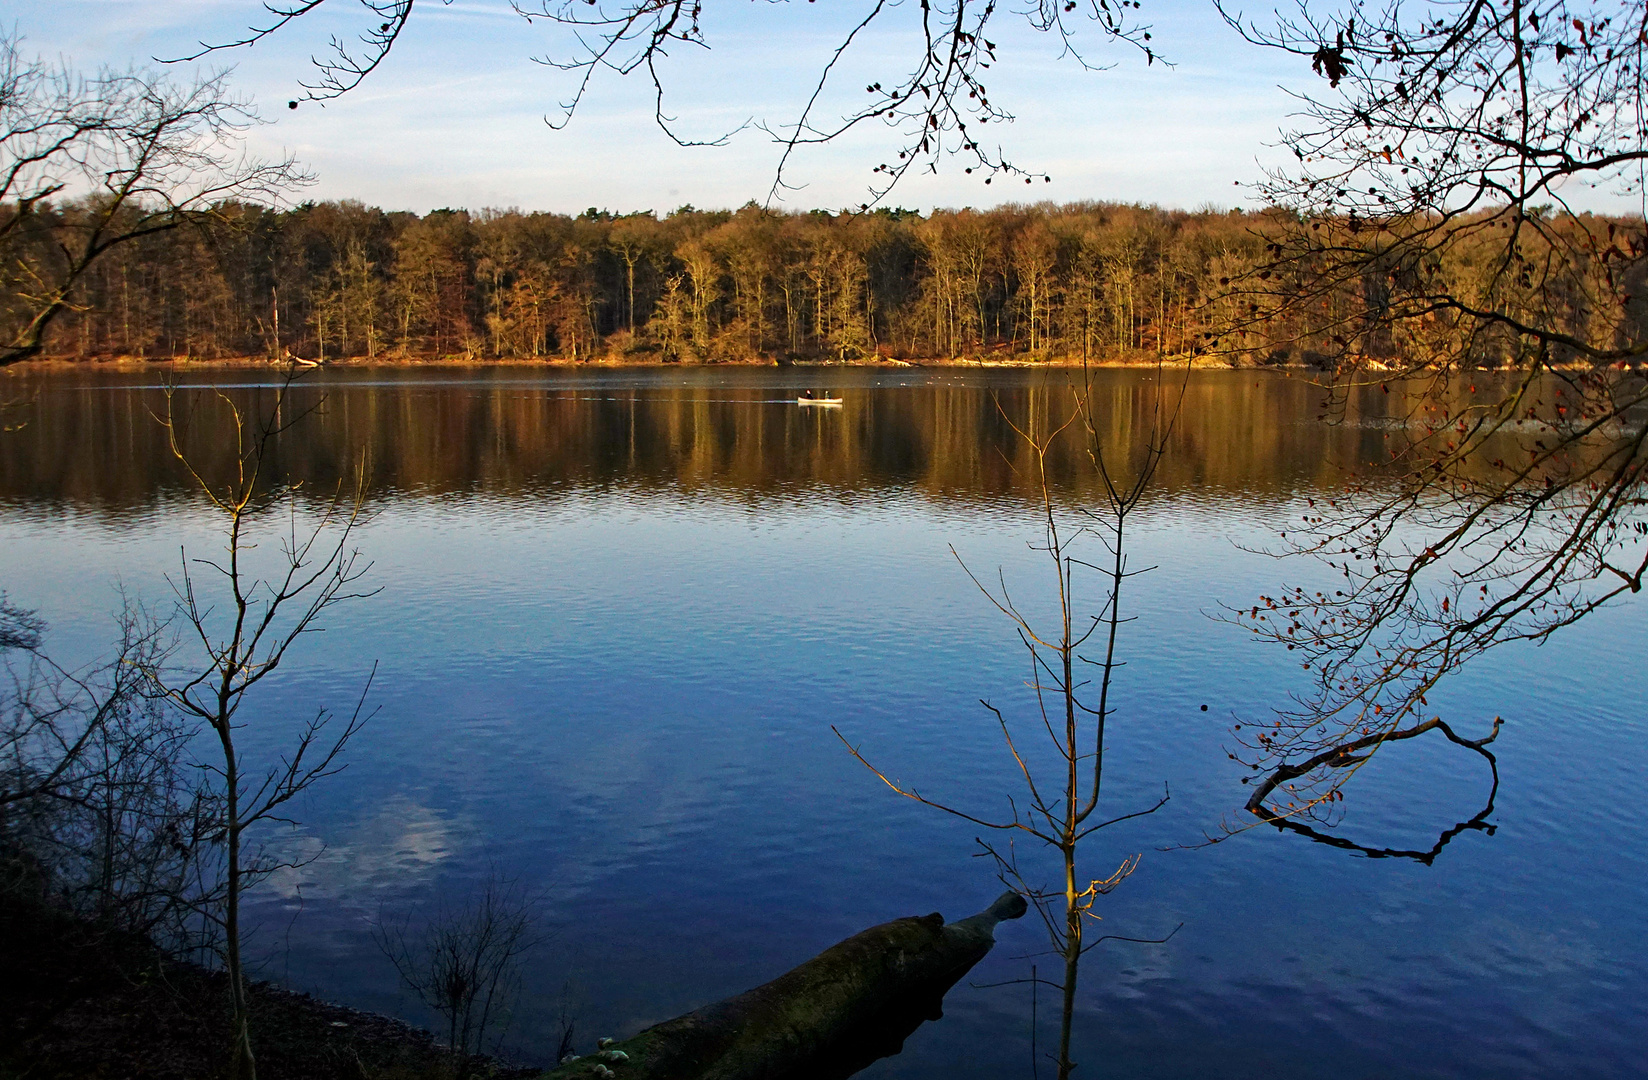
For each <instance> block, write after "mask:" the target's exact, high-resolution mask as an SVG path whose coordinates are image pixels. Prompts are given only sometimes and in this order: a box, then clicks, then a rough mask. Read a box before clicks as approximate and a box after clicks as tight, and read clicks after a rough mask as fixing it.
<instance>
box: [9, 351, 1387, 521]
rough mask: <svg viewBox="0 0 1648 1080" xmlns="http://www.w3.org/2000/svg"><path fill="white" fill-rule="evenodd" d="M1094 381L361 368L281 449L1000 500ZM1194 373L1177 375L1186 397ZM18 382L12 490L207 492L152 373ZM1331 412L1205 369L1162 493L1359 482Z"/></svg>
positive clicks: (1119, 396)
mask: <svg viewBox="0 0 1648 1080" xmlns="http://www.w3.org/2000/svg"><path fill="white" fill-rule="evenodd" d="M244 374H245V373H237V372H234V371H207V372H205V373H203V374H202V375H200V376H193V375H188V376H185V377H184V378H183V379H181V380H180V382H179V386H180V387H181V390H180V400H183V401H184V402H186V403H191V404H195V405H197V406H198V404H199V403H198V401H197V400H196V399H197V398H198V395H199V394H200V393H202V392H203V391H205V390H206V389H208V388H213V389H217V388H221V389H222V391H223V392H224V393H226V394H228V395H230V396H231V397H232V398H233V399H234V400H235V401H236V402H237V403H238V404H239V405H240V407H241V408H242V409H243V410H244V411H246V412H247V413H248V415H258V414H259V411H260V409H262V410H266V409H268V408H269V407H270V406H271V403H272V402H273V400H274V389H273V387H272V386H269V385H267V384H265V385H262V386H261V387H260V386H259V385H257V383H256V382H253V381H250V380H247V379H245V378H244ZM1080 377H1081V375H1080V372H1079V371H1077V370H1072V369H1067V368H1053V369H1040V370H1032V371H1001V370H971V371H969V370H965V369H961V370H958V369H948V370H943V371H940V372H938V373H936V374H933V373H927V372H919V373H912V372H908V371H902V370H865V369H855V370H852V371H842V370H839V369H799V370H796V369H791V370H788V371H773V370H771V369H756V370H751V369H720V370H717V369H703V368H697V369H684V370H682V369H677V370H673V371H672V370H669V369H639V370H630V371H613V370H610V369H607V370H601V369H597V370H589V369H585V370H580V371H575V372H562V371H552V372H550V373H548V374H546V375H539V374H537V371H536V369H522V368H509V367H502V368H491V369H480V370H473V371H469V370H466V371H460V372H456V373H447V372H445V371H443V370H442V369H427V368H424V369H420V368H410V369H371V370H364V371H363V370H343V371H338V372H335V373H334V372H328V373H326V375H325V376H324V377H311V378H309V379H306V380H304V382H303V383H301V384H300V386H299V387H298V388H297V390H296V391H295V392H294V394H293V398H292V404H293V405H294V406H295V409H294V410H293V411H301V410H305V409H314V410H315V415H314V416H313V417H312V418H311V419H310V420H308V421H307V422H305V423H304V425H303V426H302V428H301V429H300V430H297V431H294V432H293V433H292V434H291V436H290V437H286V438H283V439H281V440H280V443H279V466H280V468H282V469H284V470H286V471H288V472H290V473H291V474H293V475H296V476H300V477H303V478H305V479H306V480H307V481H308V482H310V483H312V484H327V483H330V482H333V481H336V480H337V479H338V478H339V477H340V476H342V475H343V473H344V472H345V471H346V470H348V469H349V468H351V467H352V465H353V463H354V461H355V460H356V458H357V457H358V455H360V454H361V453H362V452H364V453H365V454H366V456H367V460H368V462H369V476H370V483H371V486H372V488H373V489H374V490H393V491H405V492H418V493H422V494H448V493H453V492H468V491H487V492H496V493H500V494H520V493H525V492H538V491H542V490H544V489H554V488H557V487H568V486H583V485H597V486H599V485H603V484H613V483H621V484H626V485H634V486H637V487H641V488H654V487H669V488H673V489H677V490H682V491H690V492H704V493H713V494H716V495H720V496H724V497H734V498H761V497H764V496H771V495H777V494H782V493H785V492H789V491H793V490H795V489H797V488H805V487H807V486H809V485H824V486H827V487H828V488H829V489H830V490H832V491H834V492H853V491H868V490H876V489H881V488H884V487H886V486H888V485H898V486H900V487H908V488H910V489H912V490H917V491H921V492H923V493H925V494H928V495H931V496H934V497H940V498H953V499H959V500H964V501H965V500H973V499H979V498H985V499H989V498H993V497H996V496H999V495H1003V494H1008V493H1012V492H1020V493H1022V492H1024V491H1025V490H1026V488H1025V484H1026V480H1025V475H1026V469H1027V467H1028V464H1029V459H1028V455H1027V452H1026V450H1025V448H1024V446H1023V445H1022V444H1021V442H1020V441H1019V440H1018V439H1017V438H1016V437H1015V436H1014V435H1013V433H1012V430H1011V428H1010V427H1009V424H1008V419H1009V418H1010V419H1011V420H1012V421H1013V422H1014V423H1019V424H1025V423H1029V424H1032V425H1035V424H1039V423H1044V422H1046V421H1047V420H1049V419H1055V420H1057V419H1062V418H1063V417H1065V416H1068V415H1069V410H1070V392H1069V391H1070V385H1071V382H1072V380H1075V379H1079V378H1080ZM1093 378H1094V383H1095V401H1096V403H1097V405H1098V408H1097V413H1098V414H1099V415H1100V416H1101V417H1103V423H1104V428H1103V432H1102V434H1103V436H1104V438H1105V440H1106V443H1107V446H1108V447H1110V448H1111V449H1112V450H1113V451H1114V450H1115V449H1117V448H1120V447H1125V446H1129V445H1132V444H1133V443H1134V442H1135V441H1136V440H1137V437H1138V434H1139V432H1140V431H1141V430H1142V426H1143V425H1146V424H1148V422H1149V410H1150V409H1151V408H1152V407H1153V406H1154V405H1155V404H1156V402H1157V400H1158V392H1159V389H1160V387H1159V385H1158V383H1157V376H1156V374H1155V373H1154V372H1152V371H1149V370H1142V371H1141V370H1120V371H1118V370H1100V371H1097V372H1095V373H1094V375H1093ZM1180 379H1182V373H1181V374H1180V376H1179V377H1177V378H1176V377H1175V376H1174V374H1173V373H1172V372H1169V373H1168V374H1167V376H1166V381H1167V383H1168V394H1169V396H1173V395H1176V394H1177V388H1178V385H1179V381H1180ZM814 386H818V387H828V388H831V389H832V390H839V391H840V392H841V393H842V394H844V395H845V397H846V399H847V407H846V408H844V409H843V410H841V412H839V413H836V412H819V411H813V410H804V409H798V408H796V407H795V404H794V403H795V398H796V391H797V390H799V389H802V388H809V387H814ZM11 387H12V393H11V396H12V398H13V400H14V401H16V402H17V404H15V405H14V406H13V415H14V416H16V417H21V418H23V419H24V423H23V426H22V427H21V429H20V430H18V431H16V432H13V433H12V434H11V438H10V441H9V442H8V444H7V448H6V449H7V452H6V455H5V458H4V461H3V462H0V494H3V495H6V496H10V497H14V498H19V499H24V500H53V499H59V498H61V499H69V500H73V501H76V502H79V503H82V504H88V505H99V506H102V507H105V508H107V509H110V510H119V509H123V508H129V507H132V506H135V505H139V504H141V503H142V502H143V501H145V500H147V499H150V498H152V497H154V495H155V494H156V493H157V492H160V491H168V490H182V489H186V488H187V487H188V485H187V483H186V482H185V481H186V478H185V477H184V475H183V473H182V470H181V469H180V468H179V466H178V464H177V462H176V461H175V460H173V458H172V455H171V453H170V451H169V450H168V449H167V446H166V437H165V433H164V431H163V430H162V429H161V427H160V426H159V425H158V424H156V423H155V420H154V414H155V412H156V411H157V410H163V408H164V396H163V391H162V389H161V387H160V385H159V384H158V383H157V382H156V381H155V379H154V377H153V376H152V375H137V374H129V375H128V374H120V373H114V374H109V373H81V372H70V373H53V374H51V375H49V376H46V377H45V378H41V377H39V376H34V377H30V376H27V375H25V376H24V377H22V378H20V379H14V380H12V383H11ZM37 395H43V396H37ZM1322 397H1323V395H1322V393H1321V391H1319V390H1318V389H1316V388H1315V387H1313V386H1311V385H1309V383H1308V380H1306V379H1304V378H1299V379H1293V378H1281V377H1276V376H1275V375H1273V374H1270V373H1264V374H1260V375H1259V376H1257V377H1255V375H1254V374H1253V373H1250V372H1237V371H1230V372H1218V371H1214V372H1198V373H1197V374H1196V376H1195V377H1194V378H1193V379H1192V380H1191V382H1190V385H1189V386H1188V388H1187V396H1186V398H1185V402H1184V410H1183V417H1182V420H1181V422H1180V423H1179V424H1178V426H1177V427H1176V428H1175V431H1174V443H1173V446H1172V449H1171V451H1170V452H1169V454H1168V455H1167V458H1166V462H1165V465H1164V472H1163V476H1162V484H1163V487H1164V488H1166V489H1167V490H1169V491H1173V490H1182V489H1190V488H1195V489H1207V490H1213V491H1258V492H1263V491H1282V490H1288V489H1291V488H1292V487H1294V486H1296V485H1298V484H1311V485H1314V484H1322V483H1326V484H1332V483H1335V482H1342V480H1343V477H1344V471H1345V470H1346V469H1347V468H1350V467H1354V466H1357V465H1359V464H1363V463H1365V462H1366V461H1367V460H1371V459H1373V458H1377V457H1379V456H1380V455H1381V453H1382V451H1383V449H1384V448H1385V447H1386V446H1387V445H1388V441H1389V440H1388V438H1387V435H1388V434H1389V431H1388V429H1386V428H1383V427H1382V426H1381V425H1379V424H1368V423H1353V424H1351V425H1347V426H1340V427H1330V426H1327V425H1322V424H1316V423H1312V422H1310V421H1311V420H1313V418H1314V417H1315V415H1316V414H1317V412H1318V411H1319V410H1320V403H1321V400H1322ZM1372 404H1374V403H1370V406H1371V405H1372ZM1378 404H1381V405H1382V404H1383V402H1380V403H1378ZM1383 412H1384V410H1383V408H1381V409H1380V412H1379V414H1380V415H1383ZM199 417H200V422H199V423H198V424H196V425H195V430H194V431H193V432H192V438H193V441H194V442H195V443H197V444H198V445H205V446H224V445H227V441H228V440H229V439H231V438H232V435H231V433H230V431H229V429H228V424H229V418H228V414H227V413H226V412H225V411H223V410H219V409H211V408H206V407H199ZM1358 419H1361V417H1360V412H1359V413H1358ZM218 463H219V464H221V461H219V462H218ZM1055 464H1056V466H1057V471H1056V473H1055V482H1056V483H1058V484H1059V485H1060V486H1061V487H1066V488H1068V489H1070V490H1072V491H1074V492H1077V493H1080V492H1083V491H1090V490H1091V485H1092V484H1093V483H1094V480H1093V477H1092V474H1091V470H1090V469H1088V468H1085V467H1084V465H1085V462H1084V459H1083V457H1082V452H1081V447H1080V444H1079V443H1077V442H1071V443H1069V444H1068V445H1067V446H1065V447H1064V450H1063V453H1062V454H1060V455H1059V456H1058V457H1057V458H1056V461H1055Z"/></svg>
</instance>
